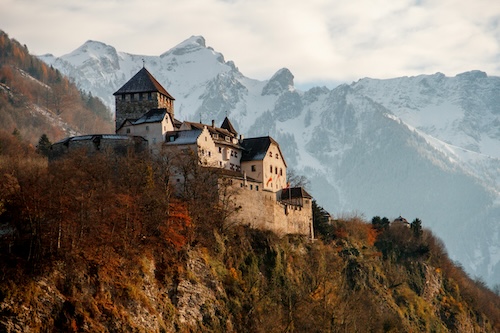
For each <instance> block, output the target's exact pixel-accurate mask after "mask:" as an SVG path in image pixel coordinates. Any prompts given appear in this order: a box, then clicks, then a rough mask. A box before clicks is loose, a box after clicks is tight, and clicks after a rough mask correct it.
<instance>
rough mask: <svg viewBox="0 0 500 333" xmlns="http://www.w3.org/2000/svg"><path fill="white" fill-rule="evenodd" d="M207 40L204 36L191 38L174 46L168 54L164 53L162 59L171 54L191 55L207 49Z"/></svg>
mask: <svg viewBox="0 0 500 333" xmlns="http://www.w3.org/2000/svg"><path fill="white" fill-rule="evenodd" d="M206 47H207V46H206V42H205V38H204V37H203V36H191V37H189V38H188V39H186V40H185V41H183V42H182V43H180V44H178V45H176V46H174V47H173V48H171V49H170V50H168V51H167V52H165V53H163V54H162V55H161V56H160V57H164V56H166V55H169V54H174V55H183V54H186V53H191V52H194V51H197V50H200V49H204V48H206Z"/></svg>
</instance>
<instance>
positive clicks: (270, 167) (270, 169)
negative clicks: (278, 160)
mask: <svg viewBox="0 0 500 333" xmlns="http://www.w3.org/2000/svg"><path fill="white" fill-rule="evenodd" d="M269 172H271V173H273V166H272V165H270V166H269Z"/></svg>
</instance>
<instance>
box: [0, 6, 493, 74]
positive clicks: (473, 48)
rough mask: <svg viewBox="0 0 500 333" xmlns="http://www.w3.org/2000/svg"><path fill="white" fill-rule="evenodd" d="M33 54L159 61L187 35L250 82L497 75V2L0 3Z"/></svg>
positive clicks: (0, 22)
mask: <svg viewBox="0 0 500 333" xmlns="http://www.w3.org/2000/svg"><path fill="white" fill-rule="evenodd" d="M0 29H2V30H4V31H5V32H6V33H7V34H9V36H10V37H11V38H15V39H17V40H18V41H19V42H21V43H22V44H26V45H27V46H28V48H29V50H30V52H31V53H33V54H44V53H52V54H54V55H56V56H61V55H63V54H66V53H69V52H71V51H73V50H74V49H76V48H77V47H79V46H80V45H81V44H83V43H84V42H85V41H87V40H89V39H91V40H96V41H101V42H104V43H106V44H109V45H112V46H114V47H115V48H116V49H117V50H118V51H124V52H128V53H133V54H144V55H160V54H161V53H163V52H165V51H167V50H168V49H170V48H172V47H174V46H175V45H177V44H179V43H180V42H182V41H183V40H185V39H187V38H189V37H190V36H192V35H202V36H204V37H205V39H206V43H207V46H211V47H213V48H214V49H215V50H216V51H218V52H220V53H222V54H223V55H224V57H225V59H226V60H233V61H234V62H235V64H236V66H238V67H239V69H240V71H241V72H242V73H243V74H244V75H246V76H248V77H251V78H255V79H269V78H270V77H271V76H272V75H273V74H274V73H275V72H276V71H277V70H278V69H280V68H282V67H287V68H289V69H290V70H291V72H292V73H293V74H294V76H295V82H296V83H298V84H309V83H312V82H314V83H321V82H329V81H333V82H351V81H355V80H358V79H360V78H363V77H372V78H392V77H399V76H412V75H418V74H433V73H436V72H442V73H444V74H446V75H447V76H454V75H456V74H458V73H462V72H465V71H469V70H473V69H479V70H482V71H485V72H487V73H488V74H489V75H495V76H500V0H473V1H472V0H429V1H427V0H414V1H409V0H307V1H303V0H302V1H298V0H297V1H296V0H267V1H264V0H175V1H171V0H147V1H143V0H80V1H75V0H0Z"/></svg>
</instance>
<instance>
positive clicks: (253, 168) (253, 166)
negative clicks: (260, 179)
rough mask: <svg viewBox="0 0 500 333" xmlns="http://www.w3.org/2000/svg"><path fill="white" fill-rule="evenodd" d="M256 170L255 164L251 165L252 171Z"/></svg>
mask: <svg viewBox="0 0 500 333" xmlns="http://www.w3.org/2000/svg"><path fill="white" fill-rule="evenodd" d="M256 170H257V168H256V167H255V164H254V165H252V171H253V172H255V171H256Z"/></svg>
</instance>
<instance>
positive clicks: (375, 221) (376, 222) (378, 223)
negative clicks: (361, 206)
mask: <svg viewBox="0 0 500 333" xmlns="http://www.w3.org/2000/svg"><path fill="white" fill-rule="evenodd" d="M389 224H390V222H389V219H388V218H387V217H383V218H380V216H374V217H373V218H372V225H373V227H374V228H375V229H377V230H378V231H383V230H386V229H387V228H388V227H389Z"/></svg>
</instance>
